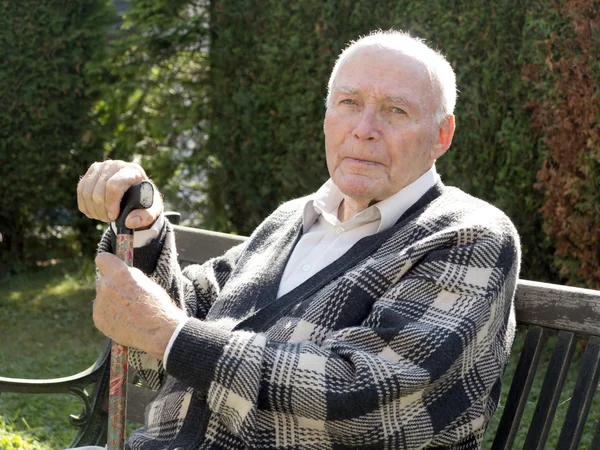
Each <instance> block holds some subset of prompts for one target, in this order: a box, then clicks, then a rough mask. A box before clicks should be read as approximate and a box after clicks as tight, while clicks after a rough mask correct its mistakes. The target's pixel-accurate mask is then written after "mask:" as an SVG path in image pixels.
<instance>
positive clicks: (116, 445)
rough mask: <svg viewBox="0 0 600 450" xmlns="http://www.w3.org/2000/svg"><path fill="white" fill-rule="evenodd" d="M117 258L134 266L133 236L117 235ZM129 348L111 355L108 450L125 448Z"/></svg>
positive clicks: (117, 348) (117, 349) (119, 348)
mask: <svg viewBox="0 0 600 450" xmlns="http://www.w3.org/2000/svg"><path fill="white" fill-rule="evenodd" d="M116 253H117V256H118V257H119V258H120V259H121V260H122V261H124V262H125V264H127V265H128V266H130V267H131V266H133V235H127V234H118V235H117V252H116ZM128 356H129V348H128V347H125V346H123V345H120V344H117V343H114V342H113V344H112V349H111V354H110V389H109V395H108V435H107V444H108V450H123V449H124V448H125V413H126V411H127V373H128V371H129V358H128Z"/></svg>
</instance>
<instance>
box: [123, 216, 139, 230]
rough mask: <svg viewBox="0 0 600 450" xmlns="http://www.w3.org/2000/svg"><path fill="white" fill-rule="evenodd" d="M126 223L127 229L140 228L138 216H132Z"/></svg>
mask: <svg viewBox="0 0 600 450" xmlns="http://www.w3.org/2000/svg"><path fill="white" fill-rule="evenodd" d="M127 222H128V225H127V226H128V227H129V228H137V227H139V226H140V223H142V219H141V218H140V217H139V216H133V217H130V218H129V220H128V221H127Z"/></svg>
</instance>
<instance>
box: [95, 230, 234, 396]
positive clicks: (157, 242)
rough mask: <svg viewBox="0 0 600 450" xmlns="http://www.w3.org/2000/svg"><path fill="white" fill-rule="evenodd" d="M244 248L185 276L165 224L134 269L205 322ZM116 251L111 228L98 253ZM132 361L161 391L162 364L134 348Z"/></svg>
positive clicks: (136, 256)
mask: <svg viewBox="0 0 600 450" xmlns="http://www.w3.org/2000/svg"><path fill="white" fill-rule="evenodd" d="M242 245H243V244H240V245H238V246H236V247H234V248H232V249H230V250H229V251H227V252H226V253H225V254H224V255H223V256H221V257H218V258H213V259H211V260H209V261H207V262H206V263H204V264H202V265H192V266H189V267H186V268H185V270H184V273H182V270H181V268H180V266H179V263H178V261H177V249H176V245H175V233H174V231H173V229H172V227H171V225H170V223H169V222H165V226H164V227H163V229H162V231H161V233H160V234H159V236H158V237H157V238H156V239H154V240H152V241H151V242H149V243H148V244H146V245H144V246H143V247H139V248H136V249H135V251H134V254H133V259H134V261H133V266H134V267H136V268H138V269H140V270H141V271H142V272H144V273H145V274H146V275H147V276H148V277H149V278H150V279H151V280H153V281H154V282H156V283H157V284H158V285H160V286H161V287H162V288H163V289H165V291H166V292H167V293H168V294H169V296H170V297H171V299H172V300H173V302H174V303H175V304H176V305H177V306H179V307H180V308H182V309H185V310H186V313H187V314H188V316H192V317H197V318H200V319H202V318H204V316H205V315H206V313H207V312H208V310H209V309H210V305H211V304H212V302H213V301H214V299H215V298H216V296H217V295H218V293H219V291H220V289H221V288H222V286H223V285H224V283H225V282H226V281H227V279H228V278H229V274H230V273H231V271H232V270H233V268H234V267H235V262H236V260H237V258H238V257H239V254H240V252H241V249H242ZM115 247H116V236H115V233H114V231H113V230H112V229H111V228H110V227H109V229H108V230H107V231H106V232H105V233H104V235H103V236H102V239H101V240H100V244H99V246H98V252H99V253H100V252H109V253H114V249H115ZM190 272H191V273H192V274H193V277H192V278H193V281H192V280H191V279H190V278H189V277H188V276H186V275H185V274H187V273H190ZM129 361H130V364H131V365H132V366H133V367H134V368H135V369H136V371H137V372H138V374H139V375H140V377H141V378H142V379H143V380H144V381H145V382H146V383H147V384H148V385H149V386H150V387H151V388H152V389H155V390H156V389H158V388H160V386H161V384H162V382H163V379H164V373H165V371H164V367H163V363H162V361H161V360H158V359H156V358H153V357H151V356H150V355H148V354H147V353H145V352H143V351H140V350H138V349H135V348H130V351H129Z"/></svg>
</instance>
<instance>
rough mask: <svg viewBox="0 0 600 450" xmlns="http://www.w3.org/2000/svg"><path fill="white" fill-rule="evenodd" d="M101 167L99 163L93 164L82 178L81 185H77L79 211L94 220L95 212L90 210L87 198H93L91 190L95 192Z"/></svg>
mask: <svg viewBox="0 0 600 450" xmlns="http://www.w3.org/2000/svg"><path fill="white" fill-rule="evenodd" d="M99 166H100V163H98V162H95V163H94V164H92V165H91V166H90V167H89V168H88V170H87V172H86V173H85V175H84V176H83V177H81V180H79V184H78V185H77V204H78V207H79V210H80V211H81V212H82V213H83V214H85V215H86V216H87V217H89V218H90V219H92V218H93V211H90V209H89V208H88V204H87V203H88V202H87V198H88V197H89V196H91V192H90V189H91V190H92V192H93V186H94V184H95V178H96V176H97V172H98V168H99Z"/></svg>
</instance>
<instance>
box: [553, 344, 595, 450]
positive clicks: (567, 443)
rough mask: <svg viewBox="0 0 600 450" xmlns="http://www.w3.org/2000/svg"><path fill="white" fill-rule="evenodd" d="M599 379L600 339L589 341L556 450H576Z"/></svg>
mask: <svg viewBox="0 0 600 450" xmlns="http://www.w3.org/2000/svg"><path fill="white" fill-rule="evenodd" d="M599 378H600V338H598V337H597V336H592V338H591V339H590V341H589V343H588V345H587V347H586V350H585V353H584V355H583V360H582V362H581V369H580V370H579V375H578V377H577V383H576V384H575V388H574V389H573V395H572V396H571V401H570V402H569V409H568V410H567V415H566V416H565V421H564V423H563V428H562V431H561V433H560V438H559V439H558V444H557V446H556V449H557V450H577V448H579V442H580V441H581V435H582V434H583V429H584V427H585V424H586V421H587V417H588V414H589V412H590V408H591V406H592V401H593V400H594V396H595V394H596V391H597V388H598V379H599Z"/></svg>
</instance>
